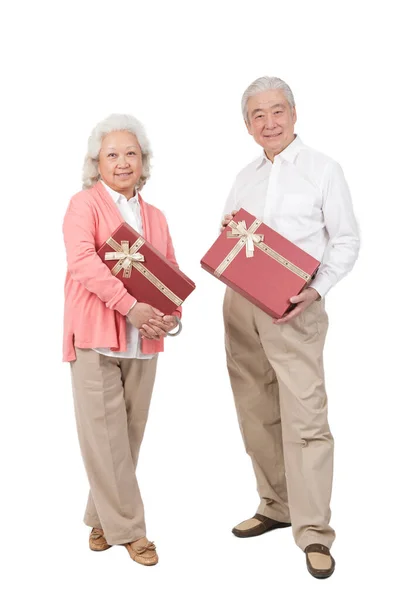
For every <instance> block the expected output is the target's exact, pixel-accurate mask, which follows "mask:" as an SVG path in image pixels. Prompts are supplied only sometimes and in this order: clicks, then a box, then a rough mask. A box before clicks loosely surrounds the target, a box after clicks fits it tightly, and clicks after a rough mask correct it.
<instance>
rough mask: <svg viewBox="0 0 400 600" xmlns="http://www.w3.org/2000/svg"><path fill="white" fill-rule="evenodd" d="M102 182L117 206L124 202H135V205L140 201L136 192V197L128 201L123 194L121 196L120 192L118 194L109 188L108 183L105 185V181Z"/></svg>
mask: <svg viewBox="0 0 400 600" xmlns="http://www.w3.org/2000/svg"><path fill="white" fill-rule="evenodd" d="M100 181H101V183H102V184H103V185H104V187H105V188H106V190H107V192H108V193H109V194H110V196H111V198H112V199H113V200H114V202H115V204H119V203H120V202H121V201H122V202H133V203H136V202H137V201H138V195H137V193H136V192H135V195H134V196H132V198H129V200H127V199H126V198H125V196H124V195H123V194H120V193H119V192H116V191H115V190H113V189H112V188H110V186H108V185H107V184H106V183H104V181H103V180H100Z"/></svg>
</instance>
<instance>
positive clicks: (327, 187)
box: [311, 161, 360, 296]
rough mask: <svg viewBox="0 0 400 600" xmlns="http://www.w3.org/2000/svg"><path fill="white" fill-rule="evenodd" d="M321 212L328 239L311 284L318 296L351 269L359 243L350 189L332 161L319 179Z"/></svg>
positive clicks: (338, 168) (341, 172)
mask: <svg viewBox="0 0 400 600" xmlns="http://www.w3.org/2000/svg"><path fill="white" fill-rule="evenodd" d="M323 214H324V221H325V228H326V231H327V233H328V236H329V242H328V245H327V248H326V250H325V253H324V257H323V260H322V264H321V267H320V269H319V271H318V273H317V276H316V278H315V280H314V281H313V282H312V284H311V287H313V288H314V289H316V290H317V292H318V293H319V294H320V295H321V296H325V294H326V293H327V292H328V291H329V290H330V289H331V288H332V287H333V286H334V285H335V284H336V283H337V282H338V281H340V279H342V278H343V277H344V276H345V275H346V274H347V273H349V271H351V269H352V268H353V266H354V263H355V262H356V260H357V256H358V252H359V247H360V238H359V231H358V225H357V221H356V218H355V216H354V212H353V206H352V201H351V195H350V190H349V187H348V185H347V182H346V180H345V177H344V174H343V171H342V169H341V167H340V165H339V164H338V163H335V162H333V161H331V162H330V163H329V164H328V165H327V167H326V173H325V174H324V179H323Z"/></svg>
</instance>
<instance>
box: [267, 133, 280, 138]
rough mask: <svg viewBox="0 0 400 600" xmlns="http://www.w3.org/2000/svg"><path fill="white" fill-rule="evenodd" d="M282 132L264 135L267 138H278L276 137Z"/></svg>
mask: <svg viewBox="0 0 400 600" xmlns="http://www.w3.org/2000/svg"><path fill="white" fill-rule="evenodd" d="M281 133H282V132H280V133H274V134H272V135H264V137H266V138H276V137H279V136H280V135H281Z"/></svg>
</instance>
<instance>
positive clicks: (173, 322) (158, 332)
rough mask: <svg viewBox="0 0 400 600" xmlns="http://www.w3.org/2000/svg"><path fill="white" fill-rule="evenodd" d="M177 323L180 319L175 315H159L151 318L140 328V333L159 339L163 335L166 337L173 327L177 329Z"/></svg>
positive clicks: (149, 338)
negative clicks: (160, 316)
mask: <svg viewBox="0 0 400 600" xmlns="http://www.w3.org/2000/svg"><path fill="white" fill-rule="evenodd" d="M177 325H178V320H177V318H176V317H175V316H174V315H164V316H163V317H162V319H160V318H159V317H157V318H151V319H149V321H148V323H145V324H144V325H143V327H142V328H141V329H140V334H141V335H142V336H143V337H144V338H146V339H148V340H154V339H155V340H159V339H160V338H161V337H165V336H166V335H167V333H169V332H170V331H172V329H175V327H176V326H177ZM154 334H155V335H154Z"/></svg>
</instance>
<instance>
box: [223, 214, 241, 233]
mask: <svg viewBox="0 0 400 600" xmlns="http://www.w3.org/2000/svg"><path fill="white" fill-rule="evenodd" d="M236 213H237V210H233V211H232V212H231V214H229V215H225V216H224V218H223V220H222V221H221V232H222V231H223V230H224V229H225V227H226V226H227V225H228V223H230V222H231V221H232V219H233V217H234V216H235V215H236Z"/></svg>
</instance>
